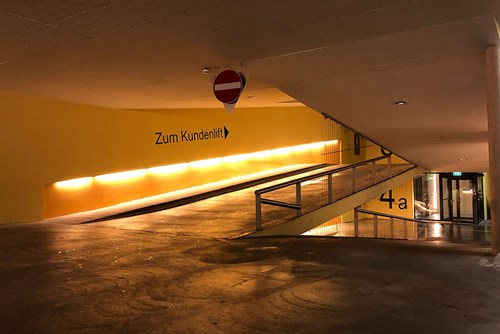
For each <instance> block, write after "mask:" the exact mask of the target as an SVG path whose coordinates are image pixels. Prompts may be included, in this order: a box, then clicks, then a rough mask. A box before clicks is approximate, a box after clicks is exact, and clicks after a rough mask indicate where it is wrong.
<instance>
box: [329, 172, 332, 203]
mask: <svg viewBox="0 0 500 334" xmlns="http://www.w3.org/2000/svg"><path fill="white" fill-rule="evenodd" d="M332 203H333V177H332V174H328V204H332Z"/></svg>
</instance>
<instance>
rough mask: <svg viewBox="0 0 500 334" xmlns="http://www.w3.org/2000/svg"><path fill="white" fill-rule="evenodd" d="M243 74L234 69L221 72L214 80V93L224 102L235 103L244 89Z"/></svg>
mask: <svg viewBox="0 0 500 334" xmlns="http://www.w3.org/2000/svg"><path fill="white" fill-rule="evenodd" d="M243 86H244V81H243V78H242V76H241V75H240V74H239V73H238V72H236V71H234V70H224V71H222V72H220V73H219V74H218V75H217V77H216V78H215V81H214V95H215V97H216V98H217V100H219V101H220V102H222V103H228V104H233V103H236V101H238V98H239V97H240V95H241V92H242V91H243Z"/></svg>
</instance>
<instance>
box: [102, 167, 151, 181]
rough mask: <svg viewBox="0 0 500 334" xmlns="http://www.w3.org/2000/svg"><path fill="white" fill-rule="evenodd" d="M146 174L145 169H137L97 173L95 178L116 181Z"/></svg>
mask: <svg viewBox="0 0 500 334" xmlns="http://www.w3.org/2000/svg"><path fill="white" fill-rule="evenodd" d="M146 174H147V170H146V169H137V170H130V171H126V172H119V173H111V174H104V175H98V176H96V177H95V179H96V180H97V181H101V182H116V181H125V180H130V179H135V178H139V177H142V176H145V175H146Z"/></svg>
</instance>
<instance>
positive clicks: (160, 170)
mask: <svg viewBox="0 0 500 334" xmlns="http://www.w3.org/2000/svg"><path fill="white" fill-rule="evenodd" d="M337 143H338V140H330V141H323V142H316V143H310V144H303V145H296V146H289V147H281V148H277V149H272V150H265V151H259V152H253V153H243V154H237V155H230V156H226V157H220V158H212V159H205V160H197V161H192V162H186V163H180V164H173V165H165V166H157V167H151V168H148V169H138V170H131V171H125V172H118V173H111V174H103V175H98V176H95V177H94V178H92V177H84V178H79V179H72V180H67V181H60V182H56V186H57V187H59V188H79V187H83V186H87V185H90V184H91V183H92V180H93V179H95V180H96V181H99V182H107V183H111V182H123V181H127V180H131V179H135V178H140V177H145V176H146V175H147V174H148V173H150V174H156V175H158V174H163V175H164V174H170V173H175V172H181V171H185V170H187V169H188V168H206V167H213V166H216V165H219V164H221V163H237V162H242V161H248V160H251V159H263V158H269V157H272V156H274V155H286V154H292V153H298V152H303V151H307V150H314V149H321V148H323V147H325V146H327V145H332V144H337Z"/></svg>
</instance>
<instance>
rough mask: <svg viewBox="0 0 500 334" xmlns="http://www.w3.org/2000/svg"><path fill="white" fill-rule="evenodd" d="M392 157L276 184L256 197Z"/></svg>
mask: <svg viewBox="0 0 500 334" xmlns="http://www.w3.org/2000/svg"><path fill="white" fill-rule="evenodd" d="M391 155H392V153H391V154H388V155H383V156H381V157H377V158H373V159H370V160H365V161H362V162H358V163H355V164H352V165H348V166H343V167H339V168H335V169H332V170H329V171H324V172H319V173H317V174H313V175H308V176H303V177H301V178H298V179H295V180H290V181H287V182H283V183H280V184H276V185H273V186H269V187H266V188H262V189H258V190H256V191H255V195H262V194H265V193H268V192H270V191H274V190H278V189H282V188H286V187H289V186H292V185H294V184H296V183H302V182H306V181H310V180H314V179H317V178H318V177H322V176H328V175H329V174H335V173H340V172H343V171H346V170H349V169H353V168H356V167H361V166H364V165H368V164H370V163H374V162H377V161H380V160H384V159H389V161H391V160H390V158H391Z"/></svg>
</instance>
